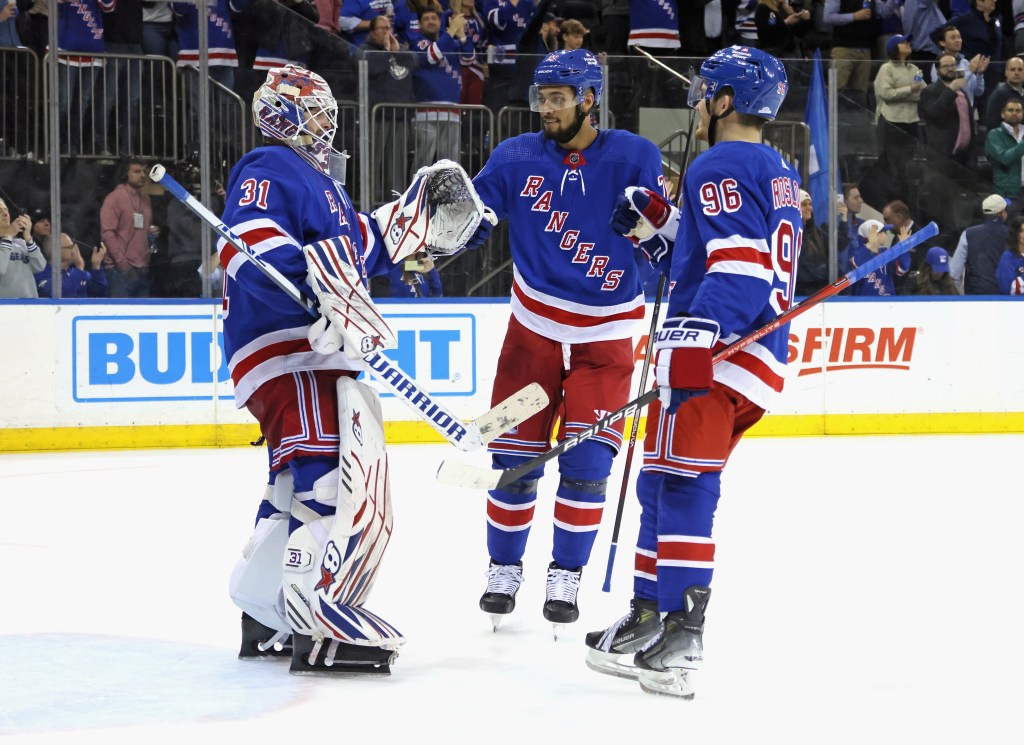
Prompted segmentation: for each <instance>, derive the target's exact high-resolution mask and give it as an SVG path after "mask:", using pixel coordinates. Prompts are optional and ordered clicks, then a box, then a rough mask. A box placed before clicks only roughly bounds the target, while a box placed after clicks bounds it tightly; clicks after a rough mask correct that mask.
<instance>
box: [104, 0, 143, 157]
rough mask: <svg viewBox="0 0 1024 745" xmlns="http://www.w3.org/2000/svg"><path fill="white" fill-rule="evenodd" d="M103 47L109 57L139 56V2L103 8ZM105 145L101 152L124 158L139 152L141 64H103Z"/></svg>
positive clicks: (118, 1)
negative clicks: (109, 140) (108, 137)
mask: <svg viewBox="0 0 1024 745" xmlns="http://www.w3.org/2000/svg"><path fill="white" fill-rule="evenodd" d="M103 46H104V48H105V49H106V51H107V53H108V54H116V55H135V56H141V55H142V54H143V51H142V0H114V2H112V3H111V5H110V7H109V9H108V8H105V7H104V8H103ZM105 72H106V83H105V85H106V90H105V93H106V102H105V106H106V117H107V127H106V129H107V134H108V135H109V136H110V139H111V140H112V142H108V143H107V144H106V146H105V147H104V150H109V151H111V152H115V153H117V154H118V155H120V156H122V157H124V156H126V155H128V154H129V153H137V152H139V143H140V138H139V132H140V130H139V127H140V126H141V124H142V122H141V121H140V119H139V94H140V91H141V89H142V62H141V61H139V60H137V59H126V58H124V57H120V56H118V57H115V58H113V59H111V58H107V60H106V71H105Z"/></svg>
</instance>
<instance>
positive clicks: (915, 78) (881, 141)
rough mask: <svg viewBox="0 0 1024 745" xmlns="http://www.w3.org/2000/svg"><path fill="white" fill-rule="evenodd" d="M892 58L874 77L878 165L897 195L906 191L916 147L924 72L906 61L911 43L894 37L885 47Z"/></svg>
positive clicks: (903, 38)
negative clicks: (908, 164) (909, 162)
mask: <svg viewBox="0 0 1024 745" xmlns="http://www.w3.org/2000/svg"><path fill="white" fill-rule="evenodd" d="M885 51H886V53H887V54H888V55H889V59H888V60H887V61H886V62H884V63H882V66H881V67H880V68H879V69H878V74H877V75H876V76H875V102H876V106H875V116H876V122H875V126H876V130H875V131H876V137H877V142H878V163H879V166H881V167H882V168H883V169H884V170H885V173H886V175H887V176H889V177H890V178H891V180H890V182H889V187H890V188H891V189H892V190H893V191H895V193H897V194H905V193H906V191H907V162H908V161H909V160H910V159H911V158H913V157H914V150H915V148H916V147H917V126H918V125H917V123H918V122H919V121H920V117H919V116H918V99H919V98H920V97H921V91H922V90H924V87H925V83H924V79H923V73H922V72H921V69H920V68H919V67H918V66H917V65H914V64H911V63H909V62H907V57H909V56H910V42H909V41H908V40H907V37H905V36H899V35H897V36H893V37H892V38H890V39H889V41H888V43H887V44H886V47H885Z"/></svg>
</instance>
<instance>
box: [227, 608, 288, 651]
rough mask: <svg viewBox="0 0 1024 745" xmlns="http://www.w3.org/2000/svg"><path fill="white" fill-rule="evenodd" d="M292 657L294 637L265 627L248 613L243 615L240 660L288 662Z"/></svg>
mask: <svg viewBox="0 0 1024 745" xmlns="http://www.w3.org/2000/svg"><path fill="white" fill-rule="evenodd" d="M291 656H292V635H291V634H289V633H286V632H283V631H277V630H275V629H272V628H270V627H269V626H264V625H263V624H262V623H260V622H259V621H257V620H256V619H255V618H253V617H252V616H250V615H249V614H248V613H243V614H242V648H241V649H240V650H239V651H238V659H240V660H288V659H291Z"/></svg>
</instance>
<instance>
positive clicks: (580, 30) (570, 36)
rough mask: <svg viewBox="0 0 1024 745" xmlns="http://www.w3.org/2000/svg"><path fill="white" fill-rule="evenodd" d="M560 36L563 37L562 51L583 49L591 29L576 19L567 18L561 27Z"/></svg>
mask: <svg viewBox="0 0 1024 745" xmlns="http://www.w3.org/2000/svg"><path fill="white" fill-rule="evenodd" d="M558 30H559V35H560V36H561V37H562V49H569V50H572V49H583V43H584V41H585V40H586V37H587V34H589V33H590V29H588V28H587V27H586V26H584V25H583V24H582V23H581V22H580V21H578V20H576V19H575V18H566V19H565V20H564V21H562V25H561V26H560V27H559V29H558Z"/></svg>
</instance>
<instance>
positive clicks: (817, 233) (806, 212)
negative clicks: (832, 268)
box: [796, 189, 845, 296]
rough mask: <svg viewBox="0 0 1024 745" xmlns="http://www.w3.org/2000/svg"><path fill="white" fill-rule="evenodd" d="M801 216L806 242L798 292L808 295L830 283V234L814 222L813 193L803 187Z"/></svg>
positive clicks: (800, 262)
mask: <svg viewBox="0 0 1024 745" xmlns="http://www.w3.org/2000/svg"><path fill="white" fill-rule="evenodd" d="M800 217H801V219H802V220H803V221H804V242H803V246H802V247H801V248H800V260H799V264H798V265H797V271H796V294H797V295H805V296H806V295H811V294H813V293H815V292H817V291H818V290H820V289H821V288H822V287H824V286H825V285H827V284H828V236H827V235H825V231H824V230H822V229H821V228H820V227H819V226H818V225H817V224H816V223H815V222H814V206H813V204H812V203H811V195H810V194H808V193H807V192H806V191H804V190H802V189H801V190H800ZM844 271H845V270H844Z"/></svg>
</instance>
